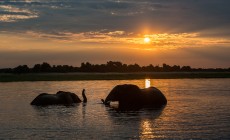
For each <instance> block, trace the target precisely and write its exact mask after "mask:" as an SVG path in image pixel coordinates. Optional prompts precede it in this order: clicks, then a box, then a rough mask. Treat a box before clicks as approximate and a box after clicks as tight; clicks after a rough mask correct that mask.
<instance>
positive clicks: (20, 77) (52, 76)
mask: <svg viewBox="0 0 230 140" xmlns="http://www.w3.org/2000/svg"><path fill="white" fill-rule="evenodd" d="M145 78H151V79H180V78H230V72H149V73H147V72H139V73H27V74H11V73H10V74H9V73H8V74H6V73H2V74H0V82H17V81H77V80H132V79H145Z"/></svg>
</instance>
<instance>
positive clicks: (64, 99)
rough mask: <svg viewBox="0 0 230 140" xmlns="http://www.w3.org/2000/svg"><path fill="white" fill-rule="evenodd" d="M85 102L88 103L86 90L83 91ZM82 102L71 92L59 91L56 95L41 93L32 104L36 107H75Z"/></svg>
mask: <svg viewBox="0 0 230 140" xmlns="http://www.w3.org/2000/svg"><path fill="white" fill-rule="evenodd" d="M82 97H83V102H84V103H86V102H87V98H86V95H85V89H83V90H82ZM80 102H82V101H81V99H80V98H79V97H78V96H77V95H76V94H75V93H71V92H65V91H58V92H57V93H56V94H48V93H41V94H39V95H38V96H37V97H36V98H35V99H34V100H33V101H32V102H31V103H30V104H31V105H36V106H47V105H73V104H74V103H80Z"/></svg>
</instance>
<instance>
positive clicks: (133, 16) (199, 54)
mask: <svg viewBox="0 0 230 140" xmlns="http://www.w3.org/2000/svg"><path fill="white" fill-rule="evenodd" d="M229 6H230V1H229V0H141V1H140V0H1V1H0V39H1V43H0V57H2V58H1V61H0V67H13V66H17V65H19V64H28V65H33V64H35V63H41V62H43V61H46V62H49V63H52V64H69V65H74V66H77V65H79V64H80V63H81V62H85V61H89V62H92V63H105V62H106V61H110V60H113V61H122V62H124V63H138V64H140V65H147V64H154V65H157V64H162V63H167V64H171V65H173V64H177V65H191V66H193V67H230V63H229V60H230V55H229V54H230V41H229V39H230V30H229V29H230V27H229V26H230V14H229V13H230V8H229ZM146 37H148V38H150V42H148V43H147V42H144V41H143V39H144V38H146ZM3 60H4V61H3ZM5 60H6V61H5Z"/></svg>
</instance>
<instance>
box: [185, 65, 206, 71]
mask: <svg viewBox="0 0 230 140" xmlns="http://www.w3.org/2000/svg"><path fill="white" fill-rule="evenodd" d="M181 70H182V71H191V70H192V69H191V67H190V66H183V67H182V68H181ZM201 70H202V69H201Z"/></svg>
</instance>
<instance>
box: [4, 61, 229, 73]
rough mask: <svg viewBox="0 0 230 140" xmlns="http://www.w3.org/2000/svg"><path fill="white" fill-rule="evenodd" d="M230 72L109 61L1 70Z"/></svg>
mask: <svg viewBox="0 0 230 140" xmlns="http://www.w3.org/2000/svg"><path fill="white" fill-rule="evenodd" d="M196 71H199V72H230V68H208V69H203V68H191V67H190V66H179V65H173V66H170V65H167V64H165V63H164V64H162V66H159V65H156V66H154V65H152V64H150V65H148V66H140V65H138V64H136V63H135V64H129V65H128V64H123V63H122V62H116V61H109V62H107V63H106V64H91V63H89V62H86V63H81V66H80V67H73V66H69V65H53V66H51V65H50V64H49V63H47V62H43V63H42V64H35V65H34V66H33V67H32V68H29V67H28V66H27V65H19V66H17V67H15V68H4V69H0V73H70V72H101V73H105V72H120V73H122V72H124V73H125V72H196Z"/></svg>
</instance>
